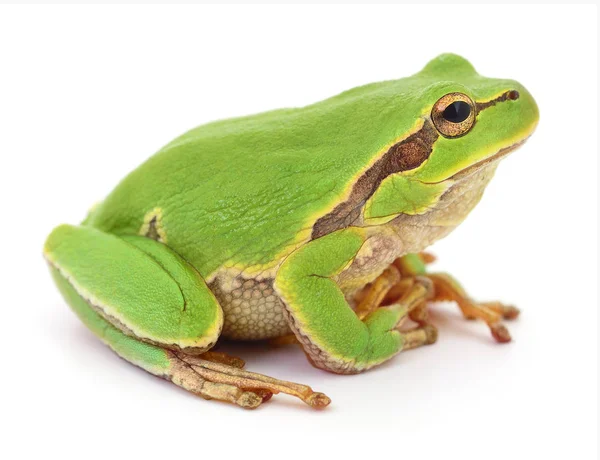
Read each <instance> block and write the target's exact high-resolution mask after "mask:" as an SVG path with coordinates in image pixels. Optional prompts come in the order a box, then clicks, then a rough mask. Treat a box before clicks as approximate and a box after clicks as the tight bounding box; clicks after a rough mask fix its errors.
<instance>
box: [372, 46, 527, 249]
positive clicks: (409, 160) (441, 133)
mask: <svg viewBox="0 0 600 460" xmlns="http://www.w3.org/2000/svg"><path fill="white" fill-rule="evenodd" d="M407 80H408V81H407ZM407 86H408V87H409V88H410V90H409V91H410V94H411V96H410V98H409V99H407V98H406V96H403V99H404V100H403V103H404V107H405V108H407V110H410V111H411V113H414V115H413V120H416V123H415V124H414V125H413V128H412V130H411V131H410V132H409V133H408V134H407V135H406V136H404V138H402V139H400V140H399V141H395V143H394V145H393V146H392V147H391V148H390V149H389V150H388V153H387V154H386V155H387V159H385V157H384V159H383V161H385V162H386V164H382V166H381V167H382V168H383V169H386V170H387V172H386V173H385V178H384V179H383V180H381V182H380V183H379V184H378V186H377V189H376V190H375V191H374V193H373V194H372V196H371V197H370V198H369V199H368V201H367V202H366V205H365V207H364V213H363V218H364V222H365V223H366V224H371V225H372V224H381V223H385V222H389V221H390V220H392V219H395V218H399V219H400V220H401V221H402V222H404V223H407V222H406V219H407V218H411V217H415V219H412V220H414V221H415V222H414V223H417V222H425V223H424V225H427V226H429V227H446V228H447V229H448V231H449V229H450V228H453V227H454V226H456V225H457V224H458V223H460V222H461V221H462V220H463V219H464V217H466V215H467V214H468V212H469V211H470V210H471V209H472V208H473V206H474V205H475V204H476V203H477V201H478V200H479V198H480V197H481V194H482V193H483V189H484V188H485V186H486V185H487V183H488V181H489V179H490V178H491V177H492V175H493V172H494V170H495V168H496V166H497V164H498V162H499V161H500V160H501V159H503V158H505V157H506V156H507V154H508V153H510V152H512V151H513V150H515V149H516V148H517V147H519V146H520V145H522V144H523V142H525V140H526V139H527V138H528V137H529V136H530V135H531V133H532V132H533V130H534V129H535V126H536V125H537V122H538V108H537V105H536V103H535V101H534V100H533V98H532V96H531V94H529V92H528V91H527V90H526V89H525V88H524V87H523V86H522V85H521V84H519V83H517V82H516V81H513V80H504V79H492V78H486V77H482V76H481V75H479V74H478V73H477V72H476V71H475V69H474V68H473V66H472V65H471V64H470V63H469V62H468V61H466V60H465V59H463V58H461V57H459V56H456V55H452V54H444V55H441V56H439V57H437V58H435V59H434V60H432V61H431V62H429V63H428V64H427V65H426V66H425V68H424V69H423V70H422V71H421V72H419V73H418V74H416V75H413V76H412V77H409V78H408V79H406V80H405V81H404V82H403V87H404V88H406V87H407ZM400 99H401V97H400V96H398V100H399V101H400ZM398 104H400V102H399V103H398ZM405 113H406V112H405ZM392 168H393V169H392ZM423 216H427V219H424V218H422V217H423ZM417 217H421V218H420V219H419V218H417ZM442 233H443V232H442ZM440 236H441V235H440ZM436 238H437V237H432V238H431V239H432V240H433V239H436ZM430 242H431V241H429V242H428V243H430Z"/></svg>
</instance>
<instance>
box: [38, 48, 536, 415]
mask: <svg viewBox="0 0 600 460" xmlns="http://www.w3.org/2000/svg"><path fill="white" fill-rule="evenodd" d="M537 122H538V108H537V105H536V103H535V101H534V99H533V98H532V96H531V95H530V93H529V92H528V91H527V90H526V89H525V88H524V87H523V86H522V85H520V84H519V83H517V82H516V81H513V80H505V79H492V78H486V77H483V76H481V75H479V74H478V73H477V72H476V71H475V69H474V68H473V66H472V65H471V64H470V63H469V62H468V61H467V60H465V59H463V58H462V57H459V56H457V55H453V54H443V55H441V56H438V57H437V58H435V59H433V60H432V61H430V62H429V63H428V64H427V65H426V66H425V67H424V68H423V70H421V71H420V72H418V73H416V74H414V75H412V76H410V77H407V78H402V79H398V80H391V81H384V82H379V83H373V84H368V85H365V86H361V87H358V88H354V89H351V90H349V91H346V92H343V93H341V94H338V95H337V96H334V97H331V98H329V99H326V100H324V101H321V102H317V103H315V104H312V105H308V106H306V107H302V108H288V109H281V110H274V111H270V112H266V113H261V114H258V115H253V116H245V117H240V118H233V119H228V120H222V121H216V122H213V123H209V124H206V125H203V126H200V127H198V128H195V129H192V130H191V131H189V132H187V133H186V134H184V135H182V136H180V137H178V138H176V139H175V140H173V141H172V142H171V143H169V144H167V145H166V146H165V147H163V148H162V149H161V150H160V151H158V153H156V154H155V155H154V156H152V157H151V158H150V159H149V160H147V161H146V162H145V163H144V164H142V165H141V166H139V167H138V168H137V169H136V170H134V171H133V172H131V173H130V174H129V175H128V176H126V177H125V178H124V179H123V180H122V181H121V182H120V183H119V184H118V185H117V187H116V188H115V189H114V190H113V191H112V192H111V193H110V194H109V195H108V196H107V197H106V198H105V199H104V200H103V201H102V202H101V203H100V204H99V205H97V206H96V207H95V208H93V209H92V210H91V211H90V212H89V214H88V216H87V217H86V218H85V220H84V221H83V222H82V223H81V224H80V225H77V226H73V225H61V226H59V227H56V228H55V229H54V230H53V231H52V232H51V234H50V235H49V236H48V238H47V241H46V243H45V246H44V256H45V259H46V260H47V262H48V264H49V266H50V271H51V273H52V276H53V278H54V280H55V282H56V284H57V286H58V288H59V290H60V292H61V293H62V295H63V296H64V298H65V300H66V301H67V303H68V304H69V305H70V306H71V308H72V309H73V310H74V311H75V313H76V314H77V315H78V316H79V317H80V319H81V320H82V321H83V323H85V325H86V326H87V327H88V328H90V329H91V330H92V331H93V332H94V333H95V334H96V335H98V337H99V338H100V339H101V340H102V341H103V342H104V343H106V344H107V345H108V346H109V347H110V348H112V349H113V350H114V351H115V352H116V353H117V354H118V355H119V356H121V357H122V358H124V359H125V360H127V361H129V362H131V363H133V364H135V365H137V366H139V367H141V368H143V369H145V370H146V371H148V372H150V373H152V374H155V375H157V376H160V377H163V378H165V379H168V380H170V381H171V382H173V383H174V384H176V385H179V386H181V387H183V388H184V389H186V390H188V391H190V392H192V393H195V394H197V395H200V396H202V397H204V398H206V399H216V400H222V401H227V402H231V403H234V404H237V405H239V406H242V407H244V408H256V407H258V406H259V405H261V404H262V403H263V402H265V401H266V400H268V399H269V398H270V397H271V396H272V395H273V394H276V393H280V392H282V393H287V394H290V395H293V396H296V397H298V398H300V399H301V400H303V401H304V402H305V403H307V404H308V405H310V406H312V407H314V408H322V407H325V406H327V405H328V404H329V403H330V399H329V398H328V397H327V396H326V395H325V394H323V393H320V392H315V391H313V390H312V389H311V388H310V387H309V386H306V385H301V384H297V383H292V382H287V381H282V380H278V379H275V378H271V377H267V376H265V375H261V374H257V373H253V372H250V371H247V370H245V369H244V362H243V361H242V360H241V359H239V358H236V357H233V356H229V355H228V354H225V353H224V352H222V351H219V350H218V349H215V348H214V347H215V345H216V344H217V341H218V340H219V339H221V338H222V339H231V340H243V341H248V340H267V339H269V340H271V341H273V342H274V343H279V344H283V343H289V342H295V343H297V344H299V345H300V346H301V347H302V349H303V351H304V352H305V354H306V356H307V357H308V360H309V361H310V362H311V363H312V364H313V365H314V366H316V367H318V368H321V369H324V370H326V371H331V372H334V373H339V374H353V373H358V372H363V371H365V370H367V369H370V368H372V367H373V366H377V365H378V364H381V363H383V362H385V361H387V360H389V359H391V358H392V357H394V356H395V355H397V354H398V353H399V352H401V351H402V350H407V349H411V348H415V347H418V346H421V345H425V344H430V343H433V342H435V340H436V337H437V331H436V328H435V327H434V326H433V324H431V321H430V319H429V316H428V313H427V306H428V305H429V303H430V302H433V301H439V300H453V301H455V302H456V303H457V304H458V306H459V307H460V309H461V310H462V312H463V314H464V315H465V316H466V317H468V318H478V319H480V320H483V321H485V322H486V323H487V324H488V325H489V327H490V330H491V332H492V335H493V336H494V337H495V338H496V339H497V340H498V341H500V342H506V341H509V340H510V335H509V334H508V331H507V329H506V328H505V327H504V326H503V324H502V319H511V318H513V317H515V316H516V315H517V314H518V310H517V309H515V308H514V307H510V306H505V305H503V304H501V303H498V302H488V303H478V302H475V301H473V300H472V299H471V298H470V297H469V296H468V295H467V294H466V293H465V291H464V289H463V288H462V287H461V286H460V285H459V284H458V282H457V281H455V280H454V279H453V278H452V277H451V276H450V275H448V274H444V273H432V272H429V271H428V270H427V267H426V265H427V264H428V263H429V262H430V261H431V260H432V256H430V255H429V254H428V253H426V252H423V251H424V250H425V249H427V247H429V246H430V245H431V244H432V243H433V242H435V241H436V240H438V239H440V238H442V237H444V236H445V235H447V234H448V233H449V232H451V231H452V229H454V228H455V227H456V226H457V225H458V224H459V223H461V222H462V221H463V220H464V219H465V217H466V216H467V214H469V212H470V211H471V209H473V207H474V206H475V205H476V204H477V202H478V201H479V199H480V198H481V196H482V193H483V191H484V189H485V187H486V185H487V184H488V182H489V181H490V179H491V178H492V176H493V174H494V171H495V170H496V167H497V165H498V163H499V161H500V160H501V159H503V158H505V157H506V156H507V155H508V154H509V153H510V152H512V151H513V150H515V149H516V148H517V147H519V146H520V145H521V144H523V142H524V141H525V140H526V139H527V138H528V137H529V136H530V135H531V134H532V132H533V130H534V128H535V126H536V124H537Z"/></svg>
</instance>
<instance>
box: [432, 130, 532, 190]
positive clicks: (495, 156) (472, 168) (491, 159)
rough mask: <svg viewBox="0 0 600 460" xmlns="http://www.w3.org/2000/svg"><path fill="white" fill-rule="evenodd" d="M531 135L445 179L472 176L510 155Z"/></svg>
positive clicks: (456, 179)
mask: <svg viewBox="0 0 600 460" xmlns="http://www.w3.org/2000/svg"><path fill="white" fill-rule="evenodd" d="M530 136H531V134H530V135H528V136H527V137H525V138H523V139H521V140H520V141H517V142H515V143H514V144H511V145H509V146H508V147H504V148H501V149H500V150H498V151H497V152H496V153H494V154H493V155H491V156H489V157H487V158H484V159H483V160H480V161H478V162H477V163H473V164H472V165H470V166H467V167H466V168H464V169H461V170H460V171H458V172H457V173H455V174H453V175H452V176H450V177H449V178H448V179H445V180H451V181H459V180H461V179H464V178H466V177H468V176H470V175H471V174H473V173H475V172H477V171H479V170H480V169H481V168H484V167H486V166H488V165H489V164H491V163H495V162H497V161H499V160H501V159H502V158H504V157H506V156H508V155H509V154H510V153H512V152H514V151H515V150H517V149H518V148H519V147H521V146H522V145H523V144H524V143H525V142H526V141H527V139H529V137H530ZM441 182H443V181H441Z"/></svg>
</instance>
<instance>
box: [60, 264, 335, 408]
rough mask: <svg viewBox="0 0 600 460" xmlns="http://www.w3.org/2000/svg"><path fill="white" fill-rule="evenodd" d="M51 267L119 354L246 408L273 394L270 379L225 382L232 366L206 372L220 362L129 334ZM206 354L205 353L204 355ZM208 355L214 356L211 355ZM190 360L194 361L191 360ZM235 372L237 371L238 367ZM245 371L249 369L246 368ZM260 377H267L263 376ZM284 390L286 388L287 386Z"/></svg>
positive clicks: (69, 298) (69, 296)
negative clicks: (171, 348) (151, 342)
mask: <svg viewBox="0 0 600 460" xmlns="http://www.w3.org/2000/svg"><path fill="white" fill-rule="evenodd" d="M51 271H52V276H53V277H54V280H55V281H56V285H57V286H58V288H59V289H60V291H61V293H62V295H63V296H64V298H65V299H66V300H67V302H68V303H69V305H70V306H71V308H72V309H73V310H74V311H75V313H76V314H77V316H79V318H80V319H81V321H83V323H84V324H85V325H86V326H87V327H88V328H90V330H92V332H94V333H95V334H96V335H97V336H98V337H99V338H100V339H101V340H102V341H103V342H104V343H106V344H107V345H108V346H109V347H110V348H112V349H113V350H114V351H115V352H116V353H117V354H118V355H119V356H121V357H122V358H123V359H125V360H127V361H129V362H130V363H132V364H135V365H136V366H139V367H141V368H142V369H144V370H146V371H148V372H150V373H151V374H154V375H157V376H159V377H162V378H164V379H167V380H170V381H171V382H173V383H174V384H176V385H178V386H180V387H182V388H184V389H186V390H188V391H190V392H192V393H195V394H197V395H199V396H202V397H203V398H205V399H217V400H221V401H227V402H231V403H234V404H237V405H239V406H242V407H244V408H247V409H253V408H255V407H257V406H259V405H260V404H261V403H262V402H263V401H264V400H265V399H266V398H265V397H264V395H265V394H272V393H273V392H274V390H276V389H277V388H275V389H274V390H273V391H271V392H269V390H268V389H269V388H270V386H269V384H268V383H262V382H260V383H257V382H255V381H251V382H250V383H251V384H254V388H257V389H254V390H246V389H245V388H240V386H239V385H234V384H229V383H227V382H223V380H226V379H227V380H231V378H228V377H229V376H228V374H229V373H231V372H232V371H231V370H230V369H232V368H231V367H229V366H224V365H222V364H221V365H220V366H221V367H220V370H221V371H222V372H221V373H215V372H213V375H208V376H206V375H204V374H205V373H206V371H205V368H209V369H210V367H211V366H219V364H218V363H212V362H210V361H207V360H205V359H200V358H198V357H196V356H190V355H186V354H184V353H181V352H175V351H171V350H167V349H165V348H162V347H159V346H157V345H153V344H150V343H146V342H142V341H140V340H138V339H136V338H134V337H131V336H129V335H126V334H125V333H123V332H122V331H121V330H120V329H117V328H116V327H115V326H113V325H112V324H111V323H109V322H108V321H107V320H106V319H104V318H103V316H102V315H101V314H99V313H97V312H96V311H95V310H94V309H93V308H91V307H90V305H89V304H88V302H87V301H86V300H85V299H84V298H83V297H81V296H80V295H79V292H77V291H76V290H75V288H74V287H73V286H72V285H71V283H70V282H69V281H68V280H67V279H66V278H65V277H64V276H63V274H62V273H61V272H59V271H58V269H56V268H54V267H52V268H51ZM207 355H208V354H206V353H205V354H203V355H202V356H203V357H204V356H207ZM207 357H208V358H211V357H210V356H207ZM190 360H192V361H191V362H190ZM200 366H202V367H200ZM223 369H224V370H223ZM233 372H235V369H234V370H233ZM238 372H241V371H238ZM246 374H249V373H247V372H246ZM258 377H262V378H264V376H258ZM247 386H248V387H250V386H251V385H250V384H247ZM262 387H265V388H266V391H267V392H268V393H265V391H259V390H260V389H261V388H262ZM309 390H310V389H309ZM281 391H285V389H284V390H281ZM316 395H317V396H316V397H313V399H314V400H315V401H317V402H320V401H321V400H322V399H323V397H321V398H320V399H319V398H318V396H320V394H316ZM309 396H310V395H309ZM326 402H327V401H326Z"/></svg>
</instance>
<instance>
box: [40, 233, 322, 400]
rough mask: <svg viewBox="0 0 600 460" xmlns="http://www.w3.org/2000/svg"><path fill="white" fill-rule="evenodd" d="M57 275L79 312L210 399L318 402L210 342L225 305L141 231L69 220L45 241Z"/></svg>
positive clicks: (116, 344)
mask: <svg viewBox="0 0 600 460" xmlns="http://www.w3.org/2000/svg"><path fill="white" fill-rule="evenodd" d="M44 255H45V257H46V259H47V260H48V262H49V264H50V267H51V271H52V275H53V277H54V279H55V281H56V284H57V286H58V287H59V289H60V291H61V292H62V294H63V296H64V297H65V299H66V300H67V302H68V303H69V304H70V305H71V307H72V308H73V310H74V311H75V312H76V314H77V315H78V316H79V317H80V319H81V320H82V321H83V322H84V323H85V324H86V325H87V326H88V327H89V328H90V329H91V330H92V331H93V332H94V333H95V334H96V335H98V336H99V337H100V338H101V339H102V340H103V341H104V342H105V343H106V344H107V345H108V346H110V347H111V348H112V349H113V350H114V351H115V352H116V353H117V354H118V355H119V356H121V357H122V358H124V359H125V360H127V361H129V362H131V363H133V364H135V365H137V366H139V367H141V368H143V369H145V370H146V371H148V372H150V373H152V374H155V375H158V376H160V377H163V378H165V379H168V380H170V381H172V382H173V383H175V384H176V385H179V386H180V387H183V388H185V389H186V390H188V391H190V392H192V393H195V394H197V395H200V396H202V397H204V398H207V399H218V400H223V401H228V402H232V403H235V404H238V405H240V406H242V407H245V408H255V407H257V406H258V405H260V404H261V403H262V402H263V401H265V400H267V399H269V398H270V397H271V396H272V394H274V393H279V392H283V393H288V394H291V395H294V396H297V397H299V398H301V399H302V400H303V401H305V402H306V403H307V404H309V405H311V406H313V407H323V406H326V405H327V404H328V403H329V398H327V397H326V396H325V395H323V394H321V393H315V392H313V391H312V389H311V388H310V387H307V386H305V385H299V384H295V383H291V382H284V381H280V380H276V379H273V378H270V377H267V376H264V375H260V374H255V373H252V372H248V371H245V370H243V369H241V368H242V367H243V361H241V360H237V359H234V358H231V357H228V356H226V355H224V354H222V353H217V352H209V351H208V350H209V349H210V348H211V347H212V346H213V345H214V344H215V343H216V341H217V339H218V338H219V335H220V332H221V328H222V325H223V313H222V311H221V307H220V306H219V304H218V302H217V300H216V299H215V297H214V296H213V294H212V292H211V291H210V290H209V288H208V287H207V286H206V284H205V282H204V280H203V279H202V277H201V276H200V274H199V273H198V272H197V271H196V270H195V269H194V267H192V266H191V265H190V264H188V263H187V262H186V261H185V260H183V259H182V258H181V257H180V256H178V255H177V254H176V253H174V252H173V251H172V250H170V249H169V248H168V247H167V246H165V245H164V244H162V243H159V242H157V241H154V240H151V239H149V238H145V237H140V236H122V237H118V236H115V235H111V234H107V233H104V232H101V231H99V230H96V229H93V228H90V227H73V226H68V225H63V226H60V227H58V228H56V229H55V230H54V231H53V232H52V233H51V235H50V236H49V237H48V240H47V241H46V244H45V247H44Z"/></svg>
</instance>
